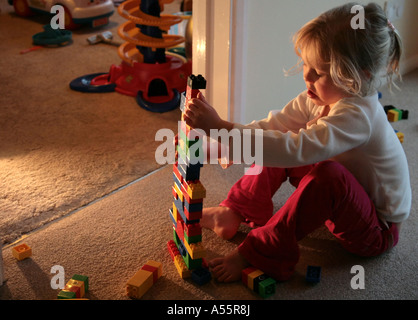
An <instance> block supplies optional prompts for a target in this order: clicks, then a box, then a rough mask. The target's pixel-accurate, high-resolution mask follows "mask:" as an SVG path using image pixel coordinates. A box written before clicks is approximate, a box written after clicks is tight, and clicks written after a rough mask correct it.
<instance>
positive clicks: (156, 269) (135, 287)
mask: <svg viewBox="0 0 418 320" xmlns="http://www.w3.org/2000/svg"><path fill="white" fill-rule="evenodd" d="M162 272H163V271H162V264H161V263H160V262H157V261H153V260H150V261H148V262H147V263H146V264H145V265H144V266H143V267H142V268H141V269H140V270H138V271H137V272H136V273H135V275H134V276H133V277H132V278H131V279H129V280H128V282H127V283H126V294H127V295H128V297H130V298H135V299H140V298H141V297H142V296H143V295H144V294H145V293H146V292H147V291H148V290H149V289H150V288H151V287H152V285H153V284H154V283H155V282H156V281H157V280H158V279H159V278H160V277H161V276H162Z"/></svg>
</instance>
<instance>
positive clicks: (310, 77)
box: [303, 70, 314, 83]
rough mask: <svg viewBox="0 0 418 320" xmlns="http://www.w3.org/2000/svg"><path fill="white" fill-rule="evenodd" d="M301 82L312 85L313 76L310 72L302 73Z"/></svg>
mask: <svg viewBox="0 0 418 320" xmlns="http://www.w3.org/2000/svg"><path fill="white" fill-rule="evenodd" d="M303 80H305V82H309V83H313V82H314V78H313V74H312V72H311V71H310V70H309V71H305V72H304V73H303Z"/></svg>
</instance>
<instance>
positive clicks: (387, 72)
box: [293, 3, 402, 96]
mask: <svg viewBox="0 0 418 320" xmlns="http://www.w3.org/2000/svg"><path fill="white" fill-rule="evenodd" d="M356 5H359V4H358V3H348V4H345V5H343V6H340V7H337V8H335V9H332V10H329V11H327V12H325V13H323V14H321V15H320V16H319V17H318V18H316V19H314V20H312V21H310V22H308V23H307V24H306V25H305V26H303V27H302V28H301V29H300V30H299V31H298V33H297V34H296V35H295V37H294V39H293V40H294V47H295V51H296V54H297V55H298V56H299V57H301V52H302V50H304V49H306V48H308V49H309V50H315V53H316V57H318V58H319V59H320V61H322V62H323V63H325V64H328V65H329V67H330V74H331V77H332V79H333V81H334V83H335V85H336V86H338V87H340V88H342V89H344V90H345V91H346V92H348V93H350V94H354V95H357V96H366V95H369V94H371V93H373V92H375V91H376V90H377V89H378V88H379V86H380V85H381V77H382V76H386V77H387V82H388V85H389V87H391V85H392V84H393V85H395V84H394V79H393V75H397V76H398V77H399V78H400V77H401V76H400V73H399V62H400V58H401V55H402V41H401V37H400V35H399V33H398V31H397V30H396V29H395V28H394V27H393V25H392V24H391V23H390V22H389V20H388V19H387V17H386V15H385V13H384V11H383V9H382V8H381V7H380V6H379V5H377V4H375V3H370V4H368V5H367V6H364V7H363V8H364V20H365V21H364V29H362V28H357V29H354V28H353V27H352V24H351V21H352V19H353V18H354V16H355V14H353V13H351V8H353V6H356ZM300 63H301V61H299V64H298V65H299V66H300ZM395 86H396V85H395Z"/></svg>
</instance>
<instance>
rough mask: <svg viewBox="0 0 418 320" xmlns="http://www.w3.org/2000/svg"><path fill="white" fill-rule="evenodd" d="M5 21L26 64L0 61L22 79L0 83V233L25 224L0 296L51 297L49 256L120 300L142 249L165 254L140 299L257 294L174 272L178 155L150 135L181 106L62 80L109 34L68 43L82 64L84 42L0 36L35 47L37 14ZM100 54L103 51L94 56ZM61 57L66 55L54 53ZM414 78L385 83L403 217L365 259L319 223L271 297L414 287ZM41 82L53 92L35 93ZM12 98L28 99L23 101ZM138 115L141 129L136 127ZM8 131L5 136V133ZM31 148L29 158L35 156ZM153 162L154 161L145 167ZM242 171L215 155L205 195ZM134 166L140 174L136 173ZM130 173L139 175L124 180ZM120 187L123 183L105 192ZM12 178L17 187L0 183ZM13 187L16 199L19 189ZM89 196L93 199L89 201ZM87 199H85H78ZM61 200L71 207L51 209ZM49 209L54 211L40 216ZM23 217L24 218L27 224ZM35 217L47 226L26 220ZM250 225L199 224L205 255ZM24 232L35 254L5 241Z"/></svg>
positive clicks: (414, 293)
mask: <svg viewBox="0 0 418 320" xmlns="http://www.w3.org/2000/svg"><path fill="white" fill-rule="evenodd" d="M4 21H6V22H4ZM7 21H8V23H7ZM9 24H14V25H15V26H16V25H17V24H19V26H23V27H24V28H23V29H20V28H19V30H20V31H18V30H17V29H16V30H13V28H11V31H10V32H11V34H10V33H9V34H8V35H7V36H6V34H4V33H3V32H2V33H1V35H0V37H1V38H0V45H1V49H2V50H3V51H2V57H3V55H4V56H5V57H8V59H9V61H12V60H13V61H14V62H16V61H18V63H14V64H13V68H14V70H16V68H22V69H23V70H24V71H25V73H23V74H21V73H19V72H12V70H10V69H7V68H5V67H6V66H7V64H5V62H4V61H3V60H2V61H1V62H0V63H1V65H0V68H1V70H2V73H4V75H5V76H3V74H2V76H3V77H2V81H3V79H5V80H6V81H5V82H2V89H3V86H9V85H11V84H13V83H14V85H15V86H16V84H19V86H18V87H15V88H13V90H10V89H8V90H2V94H1V95H0V99H1V104H0V106H1V109H0V110H1V118H0V119H1V120H0V121H1V126H0V130H1V132H0V133H1V135H2V139H1V142H0V144H1V146H0V147H1V148H0V161H1V169H0V170H1V172H0V174H1V180H0V184H1V185H0V190H1V191H0V192H1V196H0V201H1V205H2V209H1V211H0V215H1V217H2V219H3V220H2V223H1V228H2V229H1V233H4V232H6V233H8V235H7V239H10V240H11V239H15V238H16V237H17V236H19V235H21V234H23V233H26V232H28V233H27V234H26V235H25V236H24V237H23V238H22V239H19V241H17V242H16V243H14V244H7V245H6V246H4V247H3V250H2V254H3V262H4V274H5V278H6V282H5V283H4V284H3V286H1V287H0V299H2V300H8V299H13V300H25V299H26V300H41V299H45V300H51V299H55V298H56V295H57V294H58V291H59V290H57V289H52V288H51V279H52V277H53V276H54V274H52V273H51V268H52V267H53V266H56V265H59V266H62V267H63V268H64V270H65V281H68V280H69V279H70V278H71V276H72V275H73V274H75V273H78V274H83V275H87V276H89V278H90V291H89V293H88V295H87V298H89V299H91V300H128V299H129V298H128V297H126V295H125V284H126V282H127V280H128V279H129V278H130V277H132V276H133V274H135V272H136V271H137V270H138V269H140V268H141V267H142V266H143V265H144V264H145V263H146V262H147V261H148V260H157V261H160V262H161V263H162V264H163V276H162V277H161V278H160V279H159V280H158V282H157V283H155V284H154V285H153V287H152V288H151V289H150V290H149V291H148V292H147V293H146V294H145V295H144V296H143V298H142V299H143V300H168V299H175V300H176V299H178V300H187V299H190V300H201V299H207V300H217V299H230V300H231V299H232V300H238V299H246V300H258V299H260V298H259V296H258V295H256V294H254V293H253V292H252V291H250V290H248V289H247V288H246V287H244V286H243V285H242V284H241V283H239V282H237V283H231V284H222V283H218V282H216V281H215V280H212V281H211V282H209V283H207V284H205V285H203V286H198V285H196V284H194V283H193V282H192V281H191V280H183V279H181V278H180V277H179V275H178V273H177V271H176V269H175V267H174V265H173V262H172V261H171V258H170V256H169V254H168V252H167V249H166V243H167V241H168V240H170V239H172V229H171V221H170V218H169V216H168V210H169V208H170V207H171V206H172V195H171V187H172V185H173V179H172V166H171V165H168V166H164V167H161V168H157V167H158V166H156V165H155V160H154V159H153V157H154V152H155V144H154V133H155V129H156V128H161V127H167V128H170V126H176V125H177V120H178V119H179V113H178V111H175V112H173V113H172V114H164V115H154V114H150V113H148V112H145V111H142V110H141V109H140V108H139V107H137V105H136V103H135V101H133V100H132V99H131V98H130V97H124V96H122V95H119V94H108V95H82V94H79V93H75V92H71V91H69V89H68V87H67V83H68V81H70V80H71V79H73V78H75V77H77V76H79V75H82V74H88V73H93V72H98V71H101V70H103V71H106V69H107V68H108V66H110V64H112V63H115V62H116V63H117V62H118V61H119V60H118V58H117V57H116V55H115V52H114V48H112V47H105V46H103V47H101V48H100V50H96V49H93V47H89V46H86V45H85V43H84V41H85V38H86V37H87V36H88V34H83V33H82V32H81V31H80V33H79V34H76V37H75V40H74V43H73V44H72V46H73V48H74V49H75V47H76V46H77V52H80V54H83V56H84V60H83V63H77V61H74V60H78V59H79V55H78V54H77V55H74V56H71V55H65V54H64V52H65V51H66V50H67V49H68V48H70V47H68V48H59V49H54V50H47V49H45V50H44V49H42V50H38V51H36V52H32V53H29V54H27V55H22V56H20V55H18V53H17V51H16V49H15V51H13V50H12V51H11V49H10V47H11V45H6V43H5V41H4V40H5V39H7V43H8V44H13V46H14V47H15V48H24V47H25V46H26V45H25V43H26V42H27V46H30V41H28V40H27V39H30V37H31V35H32V34H33V33H34V32H35V31H36V30H35V29H40V28H41V25H42V24H36V23H34V21H33V20H25V19H21V18H18V17H16V16H14V15H13V14H8V13H5V12H4V10H3V12H2V16H1V19H0V29H1V30H2V31H3V30H4V29H3V27H6V26H8V25H9ZM34 26H35V27H36V28H35V27H34ZM31 28H32V29H31ZM77 35H78V36H79V37H77ZM55 52H56V53H55ZM86 52H89V53H90V55H88V54H85V53H86ZM98 52H100V55H103V58H102V57H100V59H98V57H97V54H99V53H98ZM57 56H59V57H62V59H59V61H58V60H57ZM45 58H47V59H48V61H51V64H52V65H51V66H49V67H45V66H43V67H41V66H40V61H41V60H43V59H45ZM97 60H100V63H99V62H98V61H97ZM52 62H53V63H52ZM9 65H12V64H11V62H9ZM22 69H21V70H22ZM3 70H5V71H3ZM47 70H48V72H47ZM64 72H65V73H66V74H67V75H66V76H65V78H66V79H68V81H64V83H63V81H62V80H60V81H58V76H59V75H61V76H62V74H63V73H64ZM17 75H19V76H17ZM38 75H43V76H38ZM16 77H19V79H18V80H17V78H16ZM417 87H418V70H416V71H414V72H413V73H410V74H409V75H407V76H405V79H404V83H403V84H402V92H401V93H398V94H396V95H395V96H390V95H389V93H388V92H387V90H386V89H385V90H382V92H383V98H382V103H383V104H393V105H395V106H397V107H399V108H401V109H409V111H410V116H409V119H408V120H402V121H399V122H397V123H394V124H393V127H394V128H396V129H399V130H400V131H402V132H403V133H404V134H405V142H404V144H403V146H404V149H405V151H406V154H407V157H408V161H409V169H410V174H411V181H412V187H413V203H412V211H411V216H410V218H409V220H408V221H407V222H406V223H405V224H404V226H403V229H402V233H401V237H400V241H399V243H398V245H397V246H396V247H395V248H394V249H392V250H391V251H390V252H387V253H385V254H383V255H381V256H379V257H375V258H360V257H357V256H354V255H351V254H349V253H347V252H346V251H345V250H344V249H342V248H341V246H340V245H339V244H338V242H337V241H336V240H335V239H334V238H333V237H332V236H331V235H330V234H329V232H328V231H327V230H326V229H325V228H321V229H319V230H317V231H315V232H314V233H312V234H310V235H309V236H308V237H306V238H305V239H303V240H302V241H300V251H301V258H300V261H299V263H298V264H297V266H296V272H295V274H294V276H293V277H292V278H291V279H290V280H289V281H286V282H283V283H278V284H277V288H276V293H275V295H274V296H272V297H270V298H269V300H293V299H301V300H302V299H306V300H316V299H330V300H334V299H346V300H352V299H356V300H376V299H387V300H389V299H399V300H401V299H411V300H416V299H417V298H418V290H417V288H418V276H417V274H416V270H417V267H418V263H417V245H416V244H417V243H418V235H417V232H416V230H417V223H418V218H417V210H416V208H417V199H418V194H417V190H416V187H415V186H416V181H417V178H418V177H417V172H418V170H417V167H418V159H417V154H418V150H417V144H416V139H417V138H418V126H417V123H418V117H417V115H416V112H415V110H416V101H417V100H418V99H417V98H418V96H417V92H416V88H417ZM44 89H45V90H48V92H49V94H45V95H43V94H42V93H43V90H44ZM16 91H17V92H16ZM17 98H22V99H26V103H23V101H21V99H17ZM28 101H29V102H31V103H29V102H28ZM36 113H40V114H42V115H43V117H40V118H42V121H37V122H34V121H32V120H31V117H33V115H34V114H36ZM5 117H7V121H6V120H4V119H5ZM38 119H39V118H38ZM141 127H144V128H145V129H144V130H143V131H141V130H140V129H141ZM103 128H106V130H109V131H106V130H103ZM6 134H7V139H3V137H4V135H6ZM77 140H78V142H77ZM144 149H147V150H148V151H149V152H144ZM29 157H33V160H31V161H29ZM143 160H144V161H143ZM145 160H147V161H145ZM148 160H149V162H148ZM144 163H148V165H145V164H144ZM60 169H61V170H60ZM153 170H154V171H153ZM148 172H151V173H150V174H148V175H146V173H148ZM243 173H244V168H243V167H242V166H232V167H231V168H229V169H227V170H222V169H221V168H220V167H219V166H218V165H205V166H204V167H203V168H202V170H201V181H202V183H203V185H204V186H205V187H206V189H207V197H206V199H205V200H204V206H205V207H209V206H216V205H218V203H219V202H220V201H222V200H223V199H224V198H225V196H226V194H227V192H228V190H229V189H230V188H231V186H232V185H233V184H234V183H235V182H236V181H237V180H238V179H239V178H240V177H241V176H242V174H243ZM137 177H143V178H141V179H139V180H135V179H136V178H137ZM16 178H17V179H16ZM131 181H134V182H132V183H128V182H131ZM119 186H124V187H123V188H120V189H118V190H116V191H115V192H111V191H112V190H115V189H116V188H117V187H119ZM12 188H13V189H14V190H15V191H14V192H11V191H10V192H9V193H5V190H6V191H7V190H12ZM292 191H293V188H292V187H291V186H290V184H288V183H285V184H284V185H283V186H282V189H281V190H280V191H279V192H278V193H277V194H276V195H275V196H274V204H275V209H278V208H279V207H280V206H281V205H283V203H284V202H285V201H286V199H287V197H288V196H289V195H290V194H291V192H292ZM54 194H58V195H59V197H57V198H59V200H57V199H56V198H55V199H53V198H52V195H54ZM17 195H19V197H21V200H17V199H18V196H17ZM92 200H95V201H94V202H92V203H90V202H91V201H92ZM26 201H28V202H26ZM85 203H90V204H89V205H87V206H84V207H83V206H82V205H83V204H85ZM73 208H75V209H76V210H73ZM5 209H6V210H5ZM58 209H60V210H58ZM28 211H29V212H28ZM58 211H59V212H60V213H58ZM5 212H6V214H5ZM64 212H71V214H67V215H65V216H62V217H61V218H60V219H57V217H59V216H60V215H63V214H64ZM19 214H20V215H23V214H26V215H27V218H24V219H20V220H19V221H20V222H16V221H15V220H16V219H15V218H14V217H16V216H17V215H19ZM43 217H47V218H43ZM47 220H53V221H51V222H50V223H48V224H45V222H46V221H47ZM5 223H7V225H5ZM17 224H19V225H18V226H16V225H17ZM26 225H29V226H31V228H28V229H27V230H26V231H25V229H24V228H25V227H26ZM36 226H42V227H39V228H37V230H35V231H33V232H29V231H30V229H32V230H33V228H34V227H36ZM11 227H14V228H15V229H14V230H15V231H14V233H12V232H8V230H9V228H11ZM17 230H19V231H17ZM248 231H249V229H248V228H245V227H241V229H240V232H239V234H238V235H237V236H236V237H234V238H233V239H232V240H231V241H224V240H221V239H219V238H218V237H216V236H215V234H214V233H213V232H211V231H209V230H203V243H204V246H205V247H206V249H207V258H208V259H212V258H214V257H218V256H224V255H226V254H227V253H228V252H230V251H231V250H233V249H234V248H236V246H237V245H238V244H239V243H240V242H241V241H242V240H243V239H244V237H245V235H246V233H247V232H248ZM23 242H25V243H27V244H28V245H29V246H31V247H32V249H33V255H32V257H31V258H29V259H26V260H23V261H17V260H16V259H15V258H14V257H13V256H12V254H11V247H12V246H14V245H16V244H17V243H23ZM308 265H318V266H321V268H322V277H321V281H320V283H318V284H316V285H310V284H308V283H306V281H305V274H306V268H307V266H308ZM356 265H360V266H362V267H363V268H364V272H365V278H364V279H365V289H357V290H355V289H353V288H352V287H351V285H350V284H351V281H352V280H353V277H354V276H355V274H354V273H351V269H352V267H353V266H356Z"/></svg>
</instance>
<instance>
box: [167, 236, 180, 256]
mask: <svg viewBox="0 0 418 320" xmlns="http://www.w3.org/2000/svg"><path fill="white" fill-rule="evenodd" d="M167 249H168V252H169V253H170V256H171V259H172V260H173V261H174V257H175V256H177V255H179V254H180V251H179V249H177V246H176V243H175V242H174V240H170V241H168V242H167Z"/></svg>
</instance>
